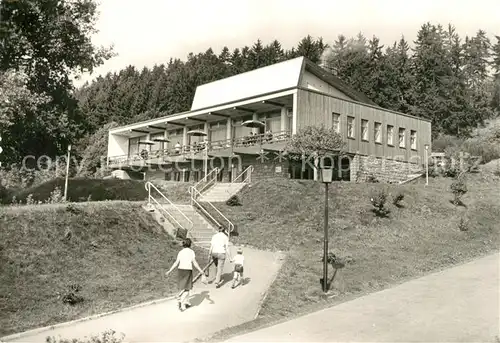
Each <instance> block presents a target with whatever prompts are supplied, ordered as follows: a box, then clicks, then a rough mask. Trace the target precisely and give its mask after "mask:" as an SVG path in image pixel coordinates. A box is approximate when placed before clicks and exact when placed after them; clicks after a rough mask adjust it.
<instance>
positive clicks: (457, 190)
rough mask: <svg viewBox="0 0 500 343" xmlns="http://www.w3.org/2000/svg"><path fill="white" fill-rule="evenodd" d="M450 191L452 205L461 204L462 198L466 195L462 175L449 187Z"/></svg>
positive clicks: (465, 184)
mask: <svg viewBox="0 0 500 343" xmlns="http://www.w3.org/2000/svg"><path fill="white" fill-rule="evenodd" d="M450 190H451V192H452V193H453V204H455V205H460V204H462V196H464V194H465V193H467V183H466V181H465V177H464V176H463V174H461V175H459V176H458V177H457V179H456V180H455V181H453V183H452V184H451V185H450Z"/></svg>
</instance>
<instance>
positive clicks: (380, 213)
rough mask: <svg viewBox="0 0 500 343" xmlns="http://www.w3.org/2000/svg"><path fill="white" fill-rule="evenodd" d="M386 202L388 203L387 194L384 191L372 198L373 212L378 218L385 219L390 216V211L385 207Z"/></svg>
mask: <svg viewBox="0 0 500 343" xmlns="http://www.w3.org/2000/svg"><path fill="white" fill-rule="evenodd" d="M386 201H387V194H386V192H385V191H383V190H381V191H378V192H377V193H375V194H374V195H372V197H371V198H370V202H371V204H372V205H373V207H374V208H373V209H372V211H373V213H375V215H376V216H377V217H382V218H383V217H387V215H389V212H390V211H389V210H388V209H387V208H386V207H385V203H386Z"/></svg>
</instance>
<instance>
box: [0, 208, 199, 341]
mask: <svg viewBox="0 0 500 343" xmlns="http://www.w3.org/2000/svg"><path fill="white" fill-rule="evenodd" d="M73 206H74V207H76V208H77V209H78V210H79V211H77V212H78V213H72V212H70V211H68V210H67V207H66V206H65V205H41V206H21V207H0V233H1V239H0V269H1V272H0V336H2V335H6V334H10V333H14V332H19V331H23V330H27V329H32V328H35V327H39V326H45V325H50V324H55V323H58V322H62V321H67V320H71V319H76V318H79V317H84V316H87V315H91V314H95V313H100V312H103V311H109V310H113V309H117V308H121V307H125V306H129V305H133V304H137V303H140V302H144V301H148V300H151V299H157V298H161V297H164V296H168V295H170V294H172V292H175V290H176V285H175V277H171V278H168V279H165V277H164V271H165V269H166V268H168V267H169V266H170V264H171V263H172V262H173V261H174V258H175V256H176V254H177V252H178V250H179V249H180V248H179V246H178V243H176V242H174V241H173V240H172V239H171V238H170V237H169V236H168V235H167V234H166V233H164V232H163V231H162V230H161V229H160V227H159V225H158V224H157V223H156V222H155V221H154V219H153V218H152V216H151V215H149V214H148V213H147V212H145V211H144V210H143V209H141V207H140V205H139V204H132V203H127V202H98V203H83V204H77V205H73ZM68 229H70V230H71V232H72V236H71V239H70V240H65V239H64V237H65V233H66V230H68ZM196 250H197V249H196ZM205 255H206V254H205V253H203V254H201V253H200V251H199V250H197V256H198V260H199V263H200V264H202V265H204V264H205V263H206V261H205V260H204V258H205ZM70 284H79V285H81V287H82V290H81V294H82V295H83V297H84V298H85V301H84V302H83V303H82V304H80V305H76V306H70V305H66V304H64V303H63V302H62V301H61V298H60V297H61V296H62V295H63V294H65V292H66V290H67V287H68V285H70Z"/></svg>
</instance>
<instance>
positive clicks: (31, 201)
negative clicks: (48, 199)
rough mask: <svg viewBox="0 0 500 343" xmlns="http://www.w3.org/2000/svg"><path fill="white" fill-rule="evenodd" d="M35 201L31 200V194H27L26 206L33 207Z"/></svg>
mask: <svg viewBox="0 0 500 343" xmlns="http://www.w3.org/2000/svg"><path fill="white" fill-rule="evenodd" d="M35 204H36V201H35V200H34V199H33V194H28V196H27V197H26V205H35Z"/></svg>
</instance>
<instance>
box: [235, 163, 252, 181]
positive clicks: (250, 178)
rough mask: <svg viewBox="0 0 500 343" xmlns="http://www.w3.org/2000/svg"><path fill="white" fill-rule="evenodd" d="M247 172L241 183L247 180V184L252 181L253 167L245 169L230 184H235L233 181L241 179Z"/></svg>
mask: <svg viewBox="0 0 500 343" xmlns="http://www.w3.org/2000/svg"><path fill="white" fill-rule="evenodd" d="M247 170H249V171H250V173H248V175H247V177H246V178H245V179H244V180H243V181H242V182H241V183H245V182H246V181H247V180H249V182H251V181H252V172H253V171H254V167H253V166H249V167H247V168H245V170H243V171H242V172H241V173H240V175H238V176H237V177H236V178H235V179H234V180H233V181H231V183H236V182H235V181H236V180H238V179H239V178H240V177H242V176H243V175H245V172H246V171H247Z"/></svg>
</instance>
